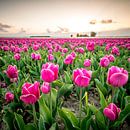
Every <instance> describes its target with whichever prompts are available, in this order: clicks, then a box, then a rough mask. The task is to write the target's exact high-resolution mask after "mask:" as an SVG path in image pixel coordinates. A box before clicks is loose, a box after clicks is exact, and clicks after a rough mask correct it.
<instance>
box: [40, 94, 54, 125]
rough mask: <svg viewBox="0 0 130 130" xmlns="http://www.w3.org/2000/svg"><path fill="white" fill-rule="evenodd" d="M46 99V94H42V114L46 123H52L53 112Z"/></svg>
mask: <svg viewBox="0 0 130 130" xmlns="http://www.w3.org/2000/svg"><path fill="white" fill-rule="evenodd" d="M44 100H45V99H44V96H43V95H42V96H41V98H40V100H39V109H40V116H42V117H43V118H44V121H45V122H46V123H48V124H51V122H52V117H51V113H50V110H49V108H48V106H47V105H46V103H45V101H44Z"/></svg>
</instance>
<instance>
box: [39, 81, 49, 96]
mask: <svg viewBox="0 0 130 130" xmlns="http://www.w3.org/2000/svg"><path fill="white" fill-rule="evenodd" d="M50 90H51V87H50V84H49V83H48V82H44V83H43V85H42V86H41V91H42V93H44V94H48V93H49V92H50Z"/></svg>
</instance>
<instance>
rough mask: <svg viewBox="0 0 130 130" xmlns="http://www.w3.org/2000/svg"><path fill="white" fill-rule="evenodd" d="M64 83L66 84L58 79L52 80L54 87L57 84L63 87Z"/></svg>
mask: <svg viewBox="0 0 130 130" xmlns="http://www.w3.org/2000/svg"><path fill="white" fill-rule="evenodd" d="M63 84H64V83H63V82H61V81H60V80H56V81H54V82H52V87H56V86H58V87H62V86H63Z"/></svg>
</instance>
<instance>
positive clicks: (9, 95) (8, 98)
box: [5, 92, 14, 102]
mask: <svg viewBox="0 0 130 130" xmlns="http://www.w3.org/2000/svg"><path fill="white" fill-rule="evenodd" d="M5 100H6V101H7V102H11V101H13V100H14V94H13V93H11V92H7V93H6V94H5Z"/></svg>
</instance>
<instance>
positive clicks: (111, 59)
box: [108, 54, 115, 62]
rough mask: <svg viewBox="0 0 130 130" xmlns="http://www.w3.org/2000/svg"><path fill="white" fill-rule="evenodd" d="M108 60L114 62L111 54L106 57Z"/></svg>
mask: <svg viewBox="0 0 130 130" xmlns="http://www.w3.org/2000/svg"><path fill="white" fill-rule="evenodd" d="M108 59H109V61H110V62H113V61H114V60H115V57H114V56H113V55H112V54H111V55H109V56H108Z"/></svg>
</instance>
